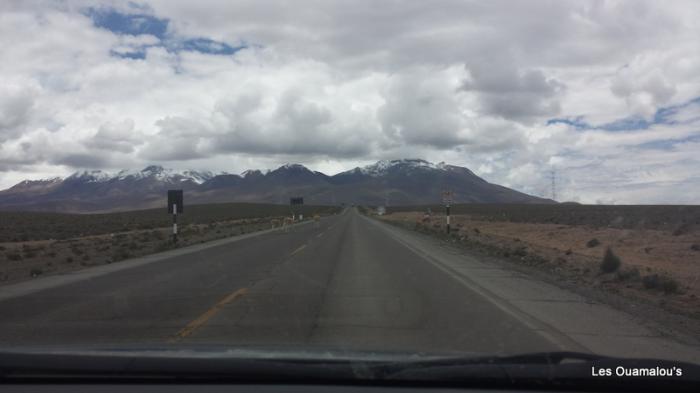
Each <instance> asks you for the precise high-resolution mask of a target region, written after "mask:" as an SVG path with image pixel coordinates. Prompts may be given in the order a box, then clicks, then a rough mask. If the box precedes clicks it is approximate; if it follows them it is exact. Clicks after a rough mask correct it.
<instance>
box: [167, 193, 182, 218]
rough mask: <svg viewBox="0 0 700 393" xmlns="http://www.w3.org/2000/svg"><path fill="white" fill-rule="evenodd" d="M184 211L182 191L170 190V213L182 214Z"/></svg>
mask: <svg viewBox="0 0 700 393" xmlns="http://www.w3.org/2000/svg"><path fill="white" fill-rule="evenodd" d="M183 210H184V205H183V197H182V190H168V213H170V214H176V213H182V212H183Z"/></svg>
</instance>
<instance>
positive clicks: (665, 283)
mask: <svg viewBox="0 0 700 393" xmlns="http://www.w3.org/2000/svg"><path fill="white" fill-rule="evenodd" d="M642 285H644V288H646V289H661V290H662V291H664V293H666V294H671V293H676V292H678V287H679V285H678V281H676V280H674V279H673V278H671V277H666V276H660V275H658V274H650V275H648V276H644V277H642Z"/></svg>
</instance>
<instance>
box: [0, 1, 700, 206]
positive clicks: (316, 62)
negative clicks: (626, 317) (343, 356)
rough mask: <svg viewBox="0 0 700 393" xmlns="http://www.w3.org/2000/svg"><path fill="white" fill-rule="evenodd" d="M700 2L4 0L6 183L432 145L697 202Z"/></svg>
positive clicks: (506, 172)
mask: <svg viewBox="0 0 700 393" xmlns="http://www.w3.org/2000/svg"><path fill="white" fill-rule="evenodd" d="M270 9H274V10H275V12H270V11H269V10H270ZM699 14H700V4H698V3H697V2H692V1H691V2H682V1H678V2H672V3H668V4H666V3H664V4H659V3H658V2H653V1H634V2H632V1H622V2H619V1H606V2H586V3H581V2H574V1H557V2H551V1H529V2H515V3H513V2H505V1H489V2H453V1H444V2H440V3H439V4H435V3H426V2H420V1H409V2H400V3H395V2H382V3H376V2H371V1H369V0H367V1H365V0H361V1H360V2H353V3H352V4H350V3H343V2H320V3H319V2H312V3H307V4H298V3H294V4H290V3H289V2H285V1H279V2H273V3H269V4H267V5H266V6H265V7H261V6H260V5H259V3H258V2H257V1H253V0H250V1H247V0H244V1H239V2H236V4H235V6H234V5H230V4H222V3H221V2H218V1H210V0H202V1H201V2H197V3H196V4H195V3H193V2H187V1H173V0H167V1H163V0H147V1H142V2H138V3H136V2H132V3H125V2H114V1H111V0H105V1H100V0H78V1H74V2H41V1H38V2H3V3H0V46H1V47H2V48H3V54H2V57H3V61H2V62H0V75H3V83H2V86H0V172H2V173H4V174H3V175H0V183H1V184H0V187H6V186H9V185H11V184H7V183H3V182H7V181H9V180H4V179H17V178H20V177H21V176H20V174H21V173H24V174H25V176H26V177H29V178H31V177H33V176H40V175H41V176H43V175H44V174H47V173H52V172H54V173H56V174H64V173H66V172H70V171H71V170H73V169H75V168H78V167H85V166H91V167H95V169H100V168H98V167H102V168H104V169H119V168H122V167H142V166H145V165H146V164H149V163H152V162H154V161H155V162H158V161H168V163H167V165H169V166H171V167H178V166H183V167H187V166H195V167H198V168H201V169H211V170H215V171H217V170H227V171H231V172H236V171H241V170H244V169H248V168H250V167H261V168H269V167H274V166H276V165H278V164H280V163H284V162H288V161H299V162H302V163H305V164H312V165H317V166H318V168H319V169H324V168H326V170H333V171H339V170H342V169H347V168H351V167H353V166H355V165H358V164H363V163H369V162H371V161H373V160H377V159H384V158H400V157H424V158H426V159H430V160H433V161H447V162H450V163H454V164H458V165H466V166H469V167H470V168H472V169H474V170H477V169H479V168H482V169H483V171H482V174H483V175H484V176H486V177H487V180H489V181H492V182H496V183H503V184H506V185H511V186H513V187H516V188H518V189H520V190H523V191H527V192H533V193H538V194H541V195H546V193H547V189H548V186H547V173H548V170H549V169H550V167H551V165H552V164H553V163H554V164H555V165H556V166H557V168H558V171H559V172H560V174H561V188H562V190H561V193H562V195H564V196H566V197H567V198H572V199H573V198H577V199H578V200H581V201H587V202H594V201H595V200H598V199H604V200H615V201H618V202H625V201H648V202H664V201H666V200H669V201H670V200H674V201H679V200H684V201H686V202H697V198H696V197H693V195H700V184H698V182H697V177H696V176H695V177H694V175H692V173H693V171H695V172H697V168H698V167H700V163H698V159H697V158H695V156H694V155H693V154H692V151H691V149H692V148H696V147H697V139H696V138H697V132H698V125H697V119H698V110H697V105H696V103H697V102H696V101H694V100H696V99H697V98H698V96H699V95H700V93H699V91H698V86H700V52H699V51H697V49H696V46H697V37H698V36H700V26H698V24H697V21H696V19H697V15H699ZM76 37H80V40H79V42H77V41H76ZM47 141H49V143H47ZM642 156H643V157H644V159H640V157H642ZM182 169H185V168H182ZM479 171H481V170H479ZM8 173H11V175H7V174H8ZM670 173H675V174H678V175H677V176H675V177H673V179H670V180H669V179H667V178H666V177H668V176H667V175H668V174H670ZM645 176H646V177H645ZM640 179H647V180H648V181H646V183H645V185H644V186H643V187H642V186H641V185H640V184H639V183H640ZM683 181H685V183H683V184H684V185H683V186H682V187H681V186H679V184H680V183H682V182H683ZM678 188H683V189H684V190H685V191H686V192H685V194H684V195H685V197H683V196H678V193H677V192H675V191H674V189H678ZM693 190H695V191H696V192H690V191H693ZM645 198H646V199H645ZM664 198H666V199H664ZM682 198H685V199H682ZM694 198H695V199H694Z"/></svg>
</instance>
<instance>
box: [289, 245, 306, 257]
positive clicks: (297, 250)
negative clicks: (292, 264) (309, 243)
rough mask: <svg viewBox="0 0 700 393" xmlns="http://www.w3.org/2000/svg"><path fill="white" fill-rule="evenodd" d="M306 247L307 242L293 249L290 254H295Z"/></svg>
mask: <svg viewBox="0 0 700 393" xmlns="http://www.w3.org/2000/svg"><path fill="white" fill-rule="evenodd" d="M305 248H306V244H302V245H301V247H299V248H297V249H296V250H294V251H292V253H291V254H289V255H294V254H296V253H298V252H299V251H301V250H303V249H305Z"/></svg>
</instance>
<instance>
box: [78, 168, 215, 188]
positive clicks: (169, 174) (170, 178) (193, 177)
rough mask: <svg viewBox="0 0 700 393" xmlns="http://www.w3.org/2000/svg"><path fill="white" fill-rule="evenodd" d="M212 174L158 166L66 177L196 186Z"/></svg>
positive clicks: (95, 180) (89, 172) (92, 172)
mask: <svg viewBox="0 0 700 393" xmlns="http://www.w3.org/2000/svg"><path fill="white" fill-rule="evenodd" d="M214 176H215V175H214V173H212V172H210V171H202V172H200V171H193V170H186V171H182V172H177V171H175V170H173V169H166V168H163V167H162V166H160V165H150V166H147V167H146V168H144V169H141V170H132V169H123V170H121V171H119V172H117V173H114V174H112V173H108V172H103V171H100V170H91V171H88V170H83V171H77V172H75V173H73V174H72V175H70V176H68V178H66V180H67V179H72V180H79V181H83V182H103V183H104V182H110V181H121V180H128V179H130V180H142V179H152V180H156V181H160V182H164V183H173V184H174V183H178V182H183V181H191V182H194V183H197V184H202V183H204V182H206V181H207V180H209V179H211V178H212V177H214Z"/></svg>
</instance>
